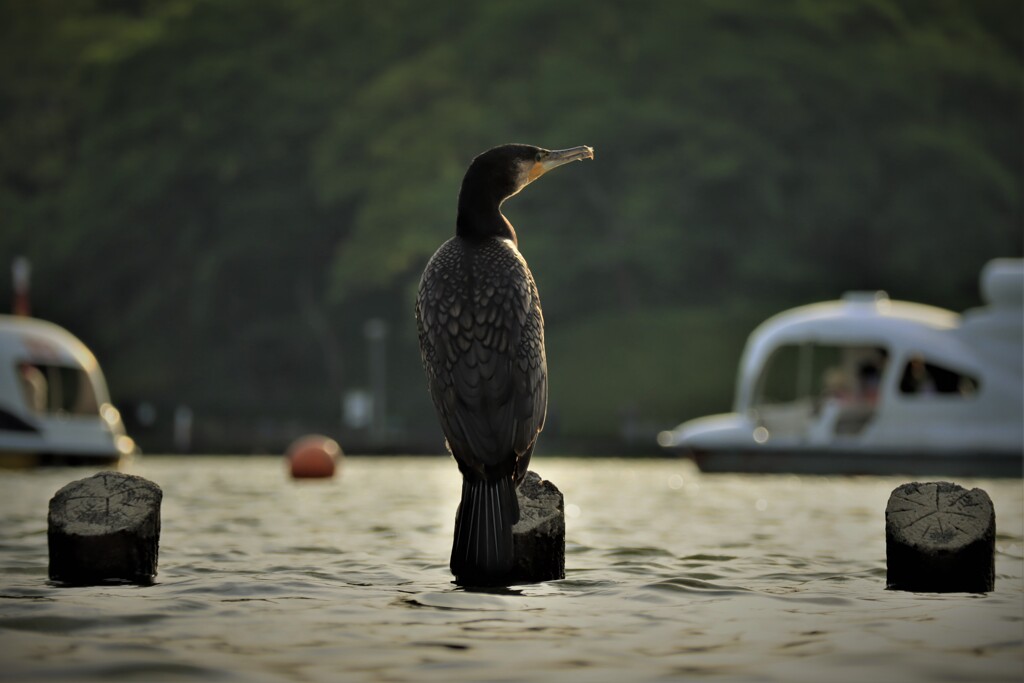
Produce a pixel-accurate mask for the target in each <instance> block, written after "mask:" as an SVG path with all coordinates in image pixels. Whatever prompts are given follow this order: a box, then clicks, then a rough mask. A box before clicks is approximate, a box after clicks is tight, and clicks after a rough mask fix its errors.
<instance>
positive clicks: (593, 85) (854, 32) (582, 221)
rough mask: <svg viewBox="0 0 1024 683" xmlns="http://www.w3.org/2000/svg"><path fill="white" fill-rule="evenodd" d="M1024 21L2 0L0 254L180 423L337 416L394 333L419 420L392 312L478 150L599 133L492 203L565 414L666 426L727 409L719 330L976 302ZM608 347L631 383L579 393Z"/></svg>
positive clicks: (666, 9) (569, 1) (672, 8)
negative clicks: (376, 334) (567, 163)
mask: <svg viewBox="0 0 1024 683" xmlns="http://www.w3.org/2000/svg"><path fill="white" fill-rule="evenodd" d="M1022 24H1024V22H1022V10H1021V6H1020V4H1019V3H1018V2H1010V1H1000V0H982V1H980V2H974V3H962V2H938V3H937V2H920V1H917V0H900V1H896V0H851V1H849V2H841V3H820V2H804V1H799V0H781V1H779V2H772V3H763V2H753V1H750V0H729V1H726V2H722V1H714V2H712V1H711V0H705V1H694V2H656V1H653V0H648V1H643V2H640V3H622V2H616V1H614V0H566V1H565V2H559V3H551V2H541V1H539V0H530V1H524V2H517V3H479V4H472V5H467V4H465V3H447V4H445V3H436V4H430V5H429V6H428V5H424V4H423V3H421V2H418V1H414V0H374V1H372V2H371V1H370V0H347V1H346V2H330V1H329V0H297V1H295V2H288V3H281V2H275V1H273V0H173V1H169V0H35V1H34V2H21V1H20V0H0V57H2V58H0V217H2V218H0V220H2V221H3V228H2V230H0V259H2V260H4V261H7V260H9V259H10V258H11V257H13V256H14V255H15V254H19V253H20V254H26V255H28V256H29V257H31V258H32V260H33V263H34V265H35V294H34V300H35V307H36V312H37V313H38V314H39V315H42V316H44V317H49V318H52V319H54V320H56V321H58V322H62V323H64V324H66V325H68V326H69V327H71V328H72V329H73V330H75V331H76V332H78V333H79V334H80V335H81V336H83V337H84V338H85V339H86V341H87V342H89V343H90V344H91V345H93V346H94V347H95V348H96V349H97V351H98V352H99V353H100V357H101V360H102V361H104V364H105V366H106V368H107V370H108V374H109V375H110V378H109V379H110V383H111V385H112V387H113V390H114V392H115V395H116V396H117V397H127V398H130V399H142V398H146V399H158V400H163V401H166V402H187V403H190V404H192V405H194V406H197V407H198V408H199V409H200V410H201V411H202V410H205V411H208V412H216V411H223V410H226V408H225V406H229V405H230V406H232V407H233V409H236V410H241V409H245V410H249V411H250V412H253V413H266V412H278V413H290V414H297V415H305V414H311V413H317V412H319V413H321V414H326V415H333V413H334V412H335V407H336V406H337V397H338V393H339V392H341V391H344V390H347V389H349V388H352V387H357V386H361V385H364V384H365V382H366V370H365V367H364V358H363V356H364V349H365V341H364V339H363V336H362V329H363V323H364V321H365V320H366V319H368V318H371V317H382V318H384V319H386V320H388V321H389V322H390V323H391V329H392V331H393V335H392V337H391V339H390V341H389V344H391V347H389V348H390V351H391V355H392V358H393V359H394V360H393V367H394V369H395V371H394V372H392V373H391V375H390V377H391V383H392V385H393V391H392V396H393V397H394V400H393V401H392V406H393V410H394V411H395V415H396V417H397V418H398V421H399V422H400V423H401V424H402V425H405V426H407V427H409V428H410V429H419V428H420V427H421V426H422V427H423V428H424V429H430V427H428V426H425V425H429V424H430V419H429V415H430V408H429V406H428V405H427V402H426V393H425V390H422V391H421V390H420V389H421V388H422V386H423V385H422V378H421V377H420V376H419V375H418V368H417V367H416V360H415V358H416V351H415V335H414V331H413V330H412V319H411V293H412V292H413V291H414V290H415V287H416V282H417V280H418V277H419V272H420V271H421V269H422V266H423V264H424V263H425V261H426V259H427V258H428V257H429V256H430V254H431V253H432V251H433V250H434V249H435V248H436V247H437V246H438V245H439V244H440V243H441V242H442V241H443V240H444V239H446V238H447V237H448V236H449V235H450V234H451V232H452V229H453V225H454V208H455V203H456V196H457V193H458V190H459V183H460V180H461V176H462V173H463V172H464V169H465V167H466V165H467V164H468V162H469V160H470V159H471V158H472V157H473V156H474V155H475V154H477V153H479V152H480V151H482V150H484V149H486V148H488V147H490V146H492V145H494V144H498V143H501V142H510V141H519V142H529V143H534V144H540V145H543V146H546V147H551V148H559V147H567V146H572V145H578V144H590V145H593V146H594V147H595V149H596V153H597V159H596V161H595V162H593V163H586V164H576V165H573V166H572V167H571V168H569V169H565V170H559V171H558V172H557V173H554V174H552V175H551V177H546V178H545V179H544V180H543V181H542V182H540V183H537V184H536V185H534V186H531V187H530V188H529V189H528V190H527V191H526V192H524V193H523V194H522V195H521V196H517V197H516V198H514V199H513V200H511V201H510V202H509V203H508V204H507V205H506V214H507V215H508V216H509V218H510V219H511V220H512V222H513V224H515V225H516V226H517V229H518V231H519V234H520V241H521V248H522V250H523V252H524V254H525V255H526V257H527V258H528V259H529V261H530V264H531V266H532V268H533V270H534V273H535V275H536V276H537V279H538V282H539V284H540V287H541V292H542V296H543V299H544V306H545V313H546V317H547V320H548V331H549V337H550V339H551V343H552V344H553V352H552V378H553V383H552V386H553V389H552V392H553V393H552V400H553V402H554V401H556V400H557V405H558V410H559V411H560V414H561V415H563V416H564V417H563V431H564V432H565V433H567V434H585V433H593V432H595V430H597V431H600V430H601V425H605V424H609V423H610V421H613V420H614V418H613V416H614V415H615V414H618V413H617V411H618V412H621V411H622V410H626V409H627V408H626V407H628V406H634V408H631V409H630V410H634V409H635V410H636V411H638V414H640V415H641V417H642V418H643V419H646V420H659V421H660V420H666V421H667V422H668V423H669V424H671V423H672V422H674V421H676V418H675V417H673V416H674V415H676V414H678V417H679V418H681V417H682V416H683V415H684V414H686V413H688V412H691V411H693V410H696V409H697V408H696V406H699V405H701V404H704V403H707V404H709V405H711V404H714V405H721V404H722V403H723V398H724V397H725V396H727V395H728V393H729V392H730V391H731V387H732V371H733V369H734V367H735V360H736V359H735V358H733V359H731V360H730V362H728V363H727V362H725V359H724V358H722V357H721V355H722V354H724V353H726V350H728V352H729V353H734V352H736V349H738V347H739V345H740V344H741V343H742V338H743V336H745V333H746V331H747V330H748V329H749V328H747V327H741V325H740V324H741V323H742V325H743V326H746V325H748V324H752V323H753V322H756V320H758V319H761V318H763V317H766V316H767V315H769V314H771V313H773V312H775V311H777V310H778V309H779V308H781V307H784V306H788V305H791V304H796V303H803V302H806V301H808V300H813V299H817V298H825V297H833V296H835V295H837V294H838V293H840V292H841V291H844V290H847V289H853V288H884V289H887V290H889V291H890V293H891V294H892V295H893V296H897V297H903V298H912V299H919V300H924V301H926V302H929V303H936V304H940V305H944V306H947V307H951V308H965V307H967V306H971V305H974V304H975V303H976V302H977V273H978V270H979V268H980V267H981V265H982V264H983V263H984V262H985V261H986V260H988V259H989V258H992V257H995V256H1006V255H1011V256H1012V255H1020V254H1021V252H1022V243H1021V242H1022V239H1021V225H1022V223H1024V221H1022V219H1024V203H1022V201H1024V200H1022V191H1021V190H1022V182H1024V168H1022V158H1021V154H1020V150H1021V149H1022V148H1024V139H1022V138H1024V132H1022V127H1021V126H1020V122H1021V120H1022V114H1024V101H1022V99H1024V91H1022V89H1021V87H1020V83H1021V76H1022V75H1024V70H1022V54H1024V49H1022V37H1021V34H1022V28H1021V27H1022ZM3 287H5V288H6V287H9V285H8V283H3ZM3 291H8V290H7V289H4V290H3ZM0 293H2V292H0ZM708 307H712V309H713V310H716V311H718V310H721V311H726V310H742V311H744V313H743V315H739V316H736V317H735V318H734V319H733V321H732V322H730V320H729V319H727V318H726V317H716V316H715V315H713V314H711V313H709V308H708ZM722 315H723V316H724V314H722ZM708 320H711V321H712V322H707V321H708ZM694 327H696V328H697V329H698V332H697V333H696V334H695V333H694V332H693V328H694ZM616 330H632V331H633V332H626V333H622V334H617V333H616V332H615V331H616ZM637 330H643V331H644V332H636V331H637ZM699 330H711V332H708V333H706V335H710V336H703V337H702V336H701V335H702V334H705V333H702V332H700V331H699ZM591 335H594V336H595V338H597V339H600V340H603V341H602V342H601V343H602V344H603V346H593V347H590V348H588V349H587V350H586V351H583V350H580V351H579V352H576V351H574V349H577V348H580V347H578V346H577V345H582V344H584V342H585V339H584V338H585V337H588V336H591ZM637 337H648V338H655V339H658V340H661V341H664V340H667V339H671V338H678V339H681V340H682V339H694V338H699V339H702V340H703V341H701V342H700V343H699V344H696V345H694V346H692V347H691V346H685V345H684V346H683V347H675V346H673V345H670V344H660V343H659V344H654V345H652V346H651V347H650V348H643V349H634V345H635V344H636V343H638V340H637V339H636V338H637ZM719 338H720V339H721V341H722V343H721V344H716V343H713V342H714V340H715V339H719ZM609 347H610V348H611V349H613V350H614V349H627V348H628V349H633V351H631V352H630V353H629V354H625V355H627V356H628V357H629V358H632V359H634V360H632V361H630V362H631V363H640V364H641V365H640V366H638V367H637V368H635V371H630V373H629V376H630V377H632V378H634V379H633V380H628V378H627V377H622V378H619V379H620V380H621V381H619V380H616V381H614V382H612V381H605V380H604V379H603V378H605V377H608V375H607V374H605V375H601V374H594V373H595V372H597V370H595V368H598V369H600V368H602V364H601V363H600V362H599V360H600V359H599V358H596V357H593V354H601V353H611V352H613V351H609ZM555 351H557V353H555ZM588 354H590V355H588ZM680 354H683V355H682V356H680ZM707 354H713V355H714V357H715V358H716V359H717V360H716V361H715V362H714V363H711V362H708V363H702V362H701V360H700V358H701V357H702V356H704V355H707ZM715 354H717V355H715ZM691 356H692V357H691ZM584 361H586V362H584ZM617 367H618V366H617ZM711 367H714V368H717V369H716V370H715V371H714V372H712V371H711V370H709V369H708V368H711ZM622 371H624V370H622V368H618V369H615V370H600V372H605V373H608V372H613V373H614V372H622ZM555 380H557V382H556V381H555ZM601 387H616V388H618V387H621V388H623V389H622V390H623V393H622V394H621V395H620V396H616V395H613V394H611V393H609V392H608V390H607V389H605V390H603V391H602V389H601ZM556 392H561V393H556ZM624 406H626V407H624ZM424 416H426V417H424Z"/></svg>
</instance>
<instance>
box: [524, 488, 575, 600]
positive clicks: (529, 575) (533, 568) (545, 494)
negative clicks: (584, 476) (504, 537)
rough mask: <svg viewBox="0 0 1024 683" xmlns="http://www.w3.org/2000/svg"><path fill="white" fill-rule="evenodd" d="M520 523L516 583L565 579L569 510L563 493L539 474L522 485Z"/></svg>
mask: <svg viewBox="0 0 1024 683" xmlns="http://www.w3.org/2000/svg"><path fill="white" fill-rule="evenodd" d="M518 498H519V522H517V523H516V525H515V526H514V527H512V547H513V552H514V553H515V569H514V577H515V581H516V582H520V583H535V582H538V581H553V580H555V579H564V578H565V510H564V502H563V499H562V492H561V491H559V490H558V487H557V486H555V485H554V484H552V483H551V482H550V481H543V480H541V478H540V476H539V475H537V473H536V472H527V473H526V477H524V479H523V481H522V482H521V483H520V484H519V490H518Z"/></svg>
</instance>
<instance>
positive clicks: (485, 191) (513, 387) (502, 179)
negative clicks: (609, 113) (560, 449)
mask: <svg viewBox="0 0 1024 683" xmlns="http://www.w3.org/2000/svg"><path fill="white" fill-rule="evenodd" d="M593 158H594V150H593V149H591V148H590V147H573V148H571V149H564V150H558V151H550V150H547V149H542V148H539V147H534V146H532V145H501V146H498V147H495V148H493V149H490V150H488V151H486V152H484V153H482V154H480V155H479V156H477V157H476V158H475V159H473V162H472V163H471V164H470V165H469V169H468V170H467V171H466V175H465V177H464V178H463V180H462V189H461V190H460V191H459V210H458V217H457V219H456V221H455V236H454V237H452V238H451V239H449V240H448V241H447V242H445V243H444V244H443V245H441V247H440V248H439V249H438V250H437V251H436V252H435V253H434V255H433V257H431V259H430V261H429V262H428V263H427V267H426V269H425V270H424V271H423V277H422V279H421V280H420V288H419V294H418V296H417V298H416V327H417V331H418V333H419V342H420V355H421V357H422V360H423V367H424V369H425V370H426V373H427V383H428V386H429V389H430V397H431V398H432V399H433V402H434V407H435V408H436V410H437V415H438V418H439V420H440V422H441V429H442V431H443V432H444V435H445V438H446V440H447V444H448V449H449V450H450V451H451V453H452V455H453V456H455V459H456V461H458V464H459V470H460V471H461V472H462V477H463V479H462V502H461V503H460V504H459V508H458V511H457V512H456V515H455V540H454V543H453V544H452V556H451V563H450V567H451V570H452V573H453V574H454V575H455V580H456V582H457V583H460V584H471V585H502V584H506V583H508V582H509V580H510V579H511V578H512V577H511V573H512V569H513V561H514V558H513V553H512V525H513V524H515V523H516V522H517V521H518V520H519V503H518V501H517V499H516V486H518V484H519V482H520V481H521V480H522V478H523V476H524V475H525V474H526V471H527V466H528V465H529V463H530V456H531V455H532V453H533V447H534V445H535V444H536V442H537V435H538V434H540V431H541V429H542V428H543V427H544V418H545V415H546V413H547V403H548V379H547V360H546V358H545V354H544V318H543V314H542V313H541V308H540V298H539V296H538V294H537V285H536V284H535V283H534V281H533V274H532V273H531V272H530V269H529V267H527V265H526V260H525V259H523V256H522V254H520V253H519V249H518V241H517V239H516V232H515V230H514V229H513V228H512V224H511V223H509V222H508V220H507V219H506V218H505V217H504V216H503V215H502V214H501V204H502V203H503V202H504V201H505V200H506V199H508V198H509V197H511V196H513V195H514V194H516V193H517V192H519V191H520V190H522V189H523V188H524V187H526V185H528V184H529V183H531V182H532V181H534V180H536V179H537V178H539V177H540V176H541V175H543V174H544V173H545V172H547V171H550V170H551V169H553V168H556V167H558V166H561V165H563V164H567V163H569V162H571V161H577V160H580V159H593Z"/></svg>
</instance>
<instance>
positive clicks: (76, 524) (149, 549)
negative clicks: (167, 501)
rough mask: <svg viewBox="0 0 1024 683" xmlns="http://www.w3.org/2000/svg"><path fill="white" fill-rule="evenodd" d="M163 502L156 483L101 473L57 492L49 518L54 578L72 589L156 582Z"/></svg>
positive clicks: (51, 572) (130, 476) (122, 475)
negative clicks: (75, 586)
mask: <svg viewBox="0 0 1024 683" xmlns="http://www.w3.org/2000/svg"><path fill="white" fill-rule="evenodd" d="M162 499H163V492H162V491H161V490H160V487H159V486H157V485H156V484H154V483H153V482H151V481H149V480H147V479H143V478H142V477H137V476H134V475H131V474H123V473H121V472H100V473H99V474H95V475H93V476H91V477H87V478H85V479H80V480H78V481H73V482H71V483H70V484H68V485H67V486H65V487H63V488H62V489H60V490H59V491H57V493H56V494H54V496H53V498H52V499H50V508H49V516H48V532H47V538H48V541H49V548H50V567H49V573H50V579H51V580H53V581H58V582H60V583H64V584H68V585H94V584H99V583H107V582H112V581H126V582H131V583H142V584H144V583H149V582H151V581H152V580H153V577H154V576H156V568H157V559H158V555H159V546H160V502H161V500H162Z"/></svg>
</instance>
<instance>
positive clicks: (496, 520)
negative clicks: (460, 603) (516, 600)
mask: <svg viewBox="0 0 1024 683" xmlns="http://www.w3.org/2000/svg"><path fill="white" fill-rule="evenodd" d="M518 521H519V501H518V500H517V499H516V488H515V483H514V482H513V480H512V477H502V478H500V479H498V480H496V481H484V480H482V479H479V480H475V481H470V479H469V478H465V479H463V480H462V503H461V504H460V505H459V510H458V512H457V513H456V515H455V543H454V544H453V545H452V558H451V563H450V566H451V570H452V574H454V575H455V581H456V583H459V584H462V585H478V586H485V585H507V584H508V583H509V581H510V580H511V577H512V569H513V565H514V561H515V558H514V556H513V553H512V525H513V524H515V523H516V522H518Z"/></svg>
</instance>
